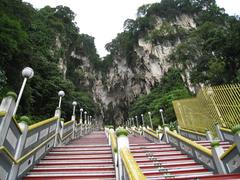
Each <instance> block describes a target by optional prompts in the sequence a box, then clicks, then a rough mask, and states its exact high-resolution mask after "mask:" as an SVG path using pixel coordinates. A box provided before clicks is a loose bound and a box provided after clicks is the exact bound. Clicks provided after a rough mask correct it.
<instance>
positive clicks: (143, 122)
mask: <svg viewBox="0 0 240 180" xmlns="http://www.w3.org/2000/svg"><path fill="white" fill-rule="evenodd" d="M141 117H142V125H143V127H144V126H145V123H144V116H143V114H141Z"/></svg>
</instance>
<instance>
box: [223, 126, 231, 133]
mask: <svg viewBox="0 0 240 180" xmlns="http://www.w3.org/2000/svg"><path fill="white" fill-rule="evenodd" d="M220 130H222V131H225V132H229V133H232V130H231V129H228V128H223V127H220Z"/></svg>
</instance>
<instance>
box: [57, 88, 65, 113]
mask: <svg viewBox="0 0 240 180" xmlns="http://www.w3.org/2000/svg"><path fill="white" fill-rule="evenodd" d="M58 96H59V103H58V108H59V109H60V108H61V103H62V97H63V96H65V92H64V91H59V92H58Z"/></svg>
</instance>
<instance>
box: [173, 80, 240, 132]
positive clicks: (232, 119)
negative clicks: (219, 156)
mask: <svg viewBox="0 0 240 180" xmlns="http://www.w3.org/2000/svg"><path fill="white" fill-rule="evenodd" d="M173 106H174V110H175V113H176V116H177V120H178V123H179V125H180V126H181V127H182V128H185V129H189V130H193V131H198V132H202V133H204V132H205V130H206V128H207V129H209V130H210V131H211V132H212V133H213V134H216V133H215V124H216V123H218V124H219V125H220V126H221V127H224V128H227V129H231V128H232V127H233V126H235V125H237V124H239V123H240V84H234V85H220V86H213V87H203V88H202V89H201V90H200V91H199V92H198V93H197V96H196V98H191V99H183V100H176V101H173Z"/></svg>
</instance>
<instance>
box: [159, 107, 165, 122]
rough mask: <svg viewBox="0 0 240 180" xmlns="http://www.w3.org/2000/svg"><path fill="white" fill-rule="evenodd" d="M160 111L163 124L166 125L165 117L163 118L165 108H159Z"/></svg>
mask: <svg viewBox="0 0 240 180" xmlns="http://www.w3.org/2000/svg"><path fill="white" fill-rule="evenodd" d="M159 112H160V114H161V118H162V123H163V125H164V124H165V122H164V118H163V109H159Z"/></svg>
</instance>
